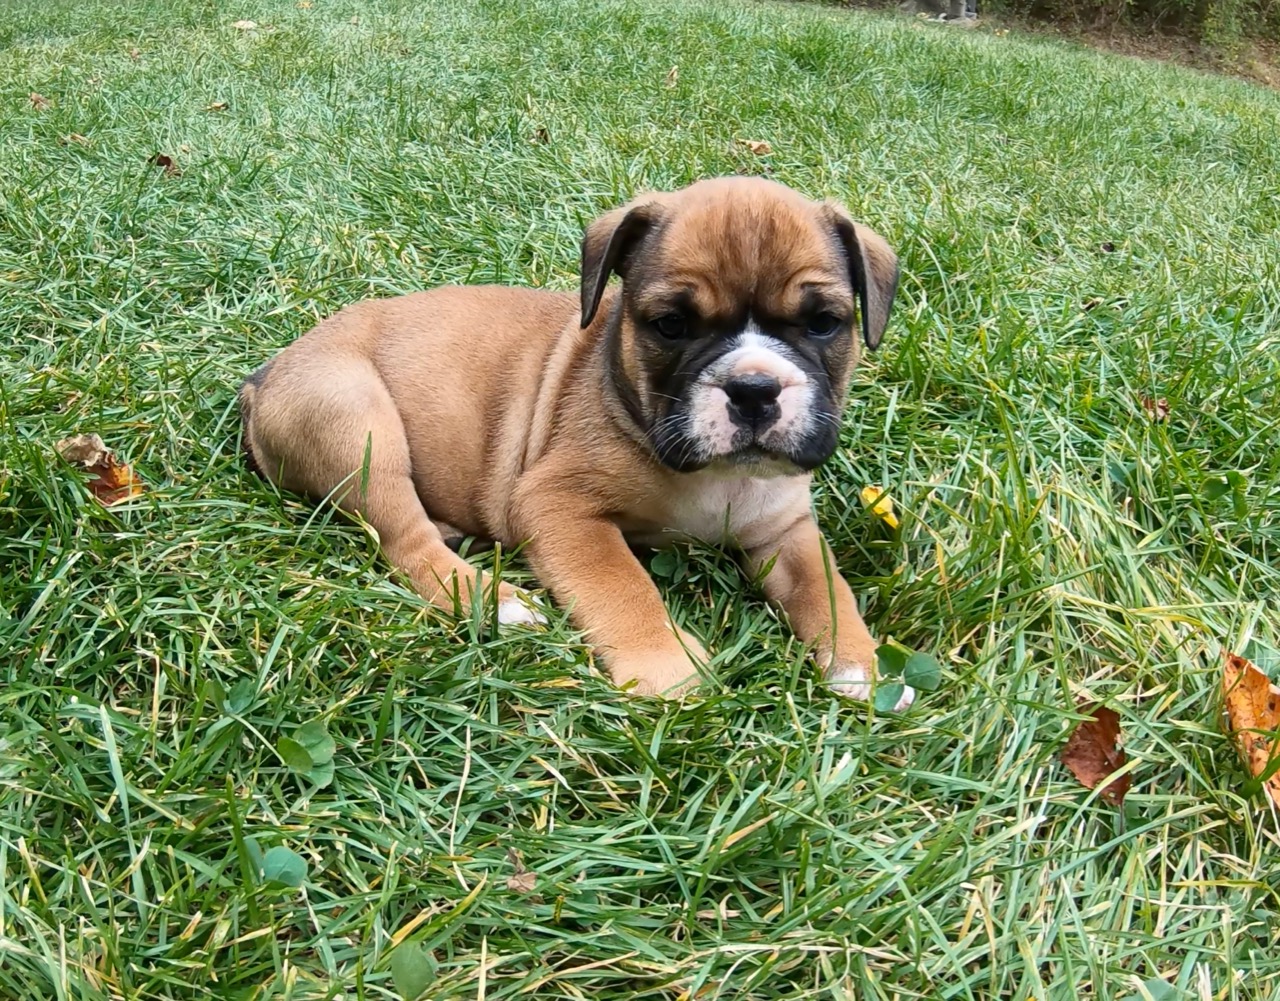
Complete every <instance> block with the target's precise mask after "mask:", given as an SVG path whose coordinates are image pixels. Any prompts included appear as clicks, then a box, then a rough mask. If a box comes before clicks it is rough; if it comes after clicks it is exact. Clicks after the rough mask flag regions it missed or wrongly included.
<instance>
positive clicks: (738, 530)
mask: <svg viewBox="0 0 1280 1001" xmlns="http://www.w3.org/2000/svg"><path fill="white" fill-rule="evenodd" d="M842 227H843V231H842ZM850 234H852V236H851V237H850ZM850 239H852V240H854V241H855V243H854V245H853V248H852V251H850V249H849V248H850V243H849V240H850ZM851 252H852V253H853V254H855V255H858V256H859V260H858V261H856V262H851V261H850V260H849V259H847V256H846V255H849V254H850V253H851ZM583 267H584V270H583V289H582V296H581V302H579V299H578V297H577V296H573V295H570V294H564V293H554V292H541V291H531V290H523V289H514V288H498V287H471V288H456V287H449V288H439V289H435V290H433V291H429V292H420V293H416V294H413V295H407V296H403V297H399V298H393V299H386V300H377V301H368V302H362V303H358V304H356V305H353V306H349V307H347V308H346V309H344V310H342V311H341V312H339V313H337V314H336V315H334V316H333V317H331V318H329V319H327V320H325V321H324V322H322V323H321V324H319V325H318V326H317V327H315V328H314V329H313V330H311V331H310V332H309V333H307V334H306V335H304V336H303V337H301V338H299V339H298V340H297V341H296V342H294V343H293V344H292V345H290V346H289V347H288V348H286V349H285V350H284V351H282V352H281V353H280V354H279V355H278V356H277V357H276V358H275V359H273V360H272V361H271V362H270V363H269V364H268V365H267V366H264V368H262V369H260V370H259V371H258V373H255V375H254V376H252V377H251V378H250V379H249V380H247V381H246V382H245V384H244V386H243V388H242V390H241V400H242V408H243V414H244V420H245V442H246V446H247V449H248V451H249V453H250V454H251V456H252V457H253V459H254V461H255V462H256V465H257V466H258V468H260V469H261V470H262V472H263V473H264V475H266V476H268V477H269V478H271V479H272V480H273V481H275V482H277V483H278V484H280V485H281V486H282V487H284V488H286V489H289V490H293V491H297V492H300V493H305V494H308V495H310V496H313V497H317V498H323V497H328V496H332V498H333V499H334V500H335V501H336V503H338V504H339V505H341V506H342V507H343V508H344V509H346V510H348V511H353V512H359V514H360V516H361V517H363V518H364V519H365V520H366V521H367V522H368V523H369V524H370V525H371V526H372V527H373V528H374V529H375V530H376V532H377V534H378V537H379V539H380V540H381V544H382V548H383V551H384V553H385V554H386V556H387V558H388V559H389V560H390V562H391V563H392V564H394V565H395V566H396V567H397V568H398V569H400V570H401V571H403V572H404V573H405V574H406V575H407V576H408V578H409V580H410V581H411V582H412V583H413V586H414V587H415V588H416V589H417V590H418V591H419V592H420V593H421V594H422V595H423V597H425V598H426V599H427V600H428V601H431V602H433V603H435V604H436V605H438V606H440V607H443V608H452V607H454V606H455V603H457V602H461V603H463V604H465V603H466V602H467V600H468V599H471V598H474V597H475V588H476V584H477V582H479V584H480V587H481V588H482V589H484V590H485V591H486V592H487V591H488V588H489V582H487V581H485V580H483V579H481V578H480V577H479V576H478V573H477V571H476V570H475V569H474V568H473V567H471V566H470V565H468V564H467V563H466V562H465V561H464V560H462V559H460V558H459V557H458V556H457V555H456V554H455V553H454V552H452V551H451V550H450V549H449V548H448V546H447V545H446V539H447V538H448V537H449V536H450V535H453V534H458V533H463V534H468V535H474V536H477V537H480V538H487V539H492V540H496V541H498V542H500V543H502V544H503V545H504V546H507V547H514V546H517V545H520V544H523V543H527V549H526V552H527V555H528V559H529V563H530V565H531V567H532V569H533V571H534V572H535V574H536V575H537V577H538V579H539V581H540V582H541V583H542V584H543V585H544V586H545V587H546V588H547V589H548V590H549V591H550V592H551V594H552V595H553V596H554V597H555V598H556V600H557V601H558V602H560V603H562V604H564V605H566V606H567V607H569V609H570V612H571V615H572V617H573V619H574V621H575V622H576V624H577V625H578V626H579V627H580V628H582V629H583V631H584V632H585V633H586V635H587V637H588V638H589V639H590V640H591V642H592V643H593V644H594V645H595V647H596V648H597V649H598V650H599V651H600V652H601V653H602V654H603V656H604V659H605V662H606V663H607V664H608V666H609V668H610V671H611V673H612V675H613V677H614V679H615V680H616V681H617V682H618V683H619V684H625V683H627V682H633V681H634V682H635V683H636V689H637V690H638V691H640V692H645V693H668V694H671V693H677V692H680V691H683V690H685V689H687V688H688V687H689V686H690V685H691V684H692V683H693V681H695V680H696V670H695V663H697V662H701V661H704V660H705V658H706V654H705V652H704V651H703V649H702V648H701V646H700V645H699V644H698V642H697V641H696V640H695V639H694V638H693V637H691V636H689V635H687V634H684V633H683V632H681V631H679V630H676V629H674V628H673V626H672V624H671V621H670V617H669V615H668V613H667V610H666V608H665V607H664V605H663V602H662V599H661V597H660V595H659V594H658V591H657V589H656V587H655V586H654V584H653V582H652V581H651V580H650V578H649V576H648V574H647V573H646V572H645V570H644V568H643V567H642V566H641V564H640V563H639V562H638V561H637V559H636V557H635V556H634V555H633V553H632V551H631V549H630V547H629V545H628V542H629V541H630V542H635V541H660V537H661V536H662V534H663V532H664V531H666V530H670V529H675V530H678V531H688V526H689V525H692V524H695V523H698V524H700V523H701V522H700V521H699V519H703V518H704V516H706V515H707V511H706V510H705V509H706V508H707V505H708V504H711V515H712V516H714V511H715V507H714V505H715V503H716V501H715V498H718V497H720V496H721V494H723V495H724V496H725V497H726V498H728V499H727V500H726V505H728V504H730V503H737V504H739V505H740V506H742V507H746V508H749V510H750V511H755V512H756V513H757V515H758V516H756V517H751V518H747V519H746V520H745V521H743V522H742V523H741V524H737V525H736V526H735V530H734V532H733V538H732V539H728V540H725V541H729V542H732V543H733V544H735V545H737V546H739V547H740V548H741V549H742V550H743V551H744V553H745V554H746V557H747V560H748V562H749V564H750V565H751V566H753V567H755V568H757V569H759V568H762V567H763V566H765V565H766V564H769V563H770V562H771V561H772V564H773V565H772V570H771V572H770V573H769V575H768V576H767V578H766V579H765V581H764V587H765V590H766V593H767V595H768V597H769V598H770V599H771V600H773V601H775V602H776V603H777V604H779V605H780V606H781V607H782V608H783V609H784V610H785V611H786V612H787V614H788V615H789V617H790V619H791V622H792V625H793V627H794V628H795V630H796V632H797V634H798V635H799V636H800V638H801V639H802V640H804V641H806V642H809V643H812V644H814V645H815V647H816V650H817V654H818V656H819V658H820V660H821V662H822V663H823V665H824V666H830V667H831V668H832V670H834V671H836V672H837V674H839V675H840V676H841V677H855V676H856V672H857V671H861V672H862V673H863V674H864V675H869V672H870V670H871V668H872V665H873V663H874V648H875V644H874V642H873V640H872V638H871V636H870V634H869V633H868V631H867V629H866V627H865V626H864V625H863V623H862V620H861V618H860V616H859V615H858V612H857V608H856V605H855V603H854V599H853V596H852V593H851V592H850V590H849V587H848V585H847V584H845V582H844V581H843V580H842V579H841V578H840V577H839V575H838V574H837V573H836V572H835V568H834V565H833V564H832V561H831V558H830V553H829V551H828V550H827V548H826V544H825V542H824V541H823V540H822V537H821V534H820V532H819V530H818V528H817V525H816V524H815V523H814V521H813V519H812V516H811V514H810V506H809V475H808V474H807V473H801V472H799V471H797V472H796V474H795V475H788V476H783V477H779V478H777V479H774V480H768V481H764V480H760V481H755V480H753V481H752V482H751V483H749V484H747V483H745V481H743V483H744V484H745V485H743V484H739V483H738V481H737V480H734V479H733V477H732V475H730V476H728V477H727V478H726V475H725V474H724V473H713V472H709V471H703V472H677V471H675V470H674V469H671V468H668V467H667V466H665V465H664V464H663V463H662V462H660V461H659V460H658V458H657V457H656V456H655V454H654V452H653V450H652V449H651V448H649V447H648V445H647V441H646V437H645V429H644V426H643V421H644V420H647V419H648V418H649V417H651V416H653V415H654V414H655V413H656V411H657V410H658V409H659V408H660V407H661V406H662V394H661V393H660V392H659V391H658V388H657V387H655V386H654V385H652V384H651V382H650V378H649V376H650V374H651V373H652V372H653V371H654V367H655V365H656V364H657V361H656V359H655V351H656V350H658V349H657V348H655V346H654V344H653V343H651V341H652V337H650V338H649V340H648V341H646V338H645V336H644V335H643V334H642V333H641V332H640V331H639V330H638V328H637V324H636V321H635V319H634V316H635V315H636V310H638V309H640V310H642V309H643V307H644V306H645V302H644V301H643V300H642V299H628V296H629V295H630V294H631V293H632V291H633V290H634V291H635V292H636V294H638V295H640V296H642V297H648V299H654V298H655V297H657V298H661V297H662V296H663V295H665V294H668V293H669V292H670V291H671V290H672V288H674V287H679V288H685V289H689V290H691V291H692V295H693V296H694V299H695V301H696V308H697V310H698V311H699V312H700V313H703V314H705V315H707V316H712V317H714V316H725V317H728V316H730V315H732V314H733V313H734V312H735V310H740V308H741V306H742V304H743V303H744V302H750V303H754V304H755V306H754V307H753V308H757V309H761V310H765V311H770V312H774V313H777V314H779V315H784V316H785V315H789V314H790V313H791V312H793V311H794V310H795V309H796V308H797V302H798V297H799V295H800V291H799V287H800V283H801V282H810V283H814V284H815V285H820V286H823V287H826V288H828V289H829V291H830V292H831V294H832V295H836V296H843V297H844V299H845V300H848V303H849V308H850V310H852V297H853V293H854V288H853V286H854V282H855V281H856V273H857V272H858V269H859V268H861V269H862V271H863V273H864V274H865V275H866V276H867V277H866V279H865V292H864V296H863V304H862V310H861V312H862V315H863V320H864V325H865V324H870V329H869V330H867V331H864V333H865V336H866V339H867V341H868V343H871V344H873V345H874V343H875V341H876V340H878V338H879V334H880V332H881V330H882V329H883V323H884V322H885V320H886V319H887V314H888V305H889V301H890V300H891V299H892V296H893V290H894V286H895V285H896V281H897V263H896V258H894V256H893V253H892V251H890V250H889V248H888V247H887V246H886V245H885V244H884V242H883V241H882V240H881V239H880V238H879V237H878V236H876V235H875V234H873V233H871V232H870V231H868V230H865V229H863V228H862V227H856V228H855V227H854V224H853V223H852V222H851V221H850V220H848V217H847V215H845V214H844V213H843V210H841V209H839V208H838V207H837V206H833V205H830V204H814V203H811V202H808V201H806V200H805V199H803V198H801V197H800V196H799V195H797V194H796V193H795V192H792V191H790V190H789V189H786V188H783V187H782V186H780V185H775V184H772V183H771V182H764V181H754V180H747V179H724V180H715V181H708V182H702V183H701V184H698V185H695V186H693V187H691V188H688V189H685V190H684V191H681V192H675V193H666V194H657V195H651V196H646V197H643V198H640V199H637V200H636V201H635V202H633V203H632V204H631V205H629V206H624V207H623V208H621V209H617V210H615V211H613V212H611V213H609V214H608V215H606V216H604V217H602V218H601V219H600V220H597V222H596V223H594V224H593V225H592V226H591V227H590V229H589V230H588V233H587V234H586V236H585V238H584V241H583ZM615 270H616V271H618V272H619V273H621V274H622V275H623V279H624V280H623V286H622V290H621V291H619V290H618V289H616V288H615V289H606V288H605V287H604V285H605V283H606V282H607V281H608V276H609V272H610V271H615ZM851 272H852V273H853V276H852V277H851ZM664 289H665V291H664ZM597 302H598V307H597ZM583 316H590V322H589V323H587V324H586V326H585V327H584V326H582V325H581V322H580V321H581V318H582V317H583ZM857 358H858V346H857V340H856V338H854V337H852V336H849V337H845V338H842V339H841V341H840V343H839V344H838V345H836V346H833V348H832V349H831V360H830V362H829V365H830V371H831V376H832V379H833V382H834V383H836V385H835V386H834V387H833V388H834V389H835V390H836V391H837V392H838V395H839V398H840V400H843V397H844V393H845V391H846V390H847V385H848V379H849V375H850V373H851V371H852V368H853V366H854V365H855V364H856V362H857ZM637 411H638V414H639V418H640V420H637ZM708 498H711V500H708ZM691 512H692V514H691ZM828 581H831V582H832V583H833V584H834V591H832V589H831V588H829V587H828ZM497 598H498V600H499V601H500V602H503V603H507V602H510V601H517V602H518V601H519V600H520V596H519V593H518V591H517V589H515V588H513V587H511V586H510V585H508V584H505V583H502V584H500V585H499V588H498V594H497ZM504 607H505V606H504ZM833 610H834V618H833V616H832V612H833ZM850 671H853V672H854V674H850V673H849V672H850ZM840 672H844V673H843V674H841V673H840ZM856 694H865V692H863V691H862V690H861V689H859V690H858V691H857V692H856Z"/></svg>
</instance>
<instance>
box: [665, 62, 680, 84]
mask: <svg viewBox="0 0 1280 1001" xmlns="http://www.w3.org/2000/svg"><path fill="white" fill-rule="evenodd" d="M679 81H680V67H679V66H672V67H671V69H669V70H667V80H666V86H667V88H668V89H670V88H672V87H674V86H675V85H676V84H677V83H678V82H679Z"/></svg>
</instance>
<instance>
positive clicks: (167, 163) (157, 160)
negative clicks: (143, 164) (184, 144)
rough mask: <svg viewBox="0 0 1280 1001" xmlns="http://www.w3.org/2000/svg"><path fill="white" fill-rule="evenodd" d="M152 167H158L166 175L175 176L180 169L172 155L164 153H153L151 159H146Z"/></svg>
mask: <svg viewBox="0 0 1280 1001" xmlns="http://www.w3.org/2000/svg"><path fill="white" fill-rule="evenodd" d="M147 163H149V164H151V166H153V167H160V168H161V169H162V170H163V171H164V172H165V175H166V176H168V177H177V176H178V175H179V174H181V173H182V171H181V170H180V169H179V168H178V165H177V164H176V163H174V162H173V157H171V156H166V155H165V154H164V153H154V154H152V156H151V159H149V160H148V161H147Z"/></svg>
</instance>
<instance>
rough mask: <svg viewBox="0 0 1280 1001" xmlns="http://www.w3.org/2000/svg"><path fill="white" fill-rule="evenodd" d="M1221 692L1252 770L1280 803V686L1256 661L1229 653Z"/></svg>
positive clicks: (1235, 732)
mask: <svg viewBox="0 0 1280 1001" xmlns="http://www.w3.org/2000/svg"><path fill="white" fill-rule="evenodd" d="M1222 694H1223V698H1224V700H1225V701H1226V704H1227V722H1228V724H1229V725H1230V728H1231V733H1232V734H1233V735H1234V736H1235V738H1236V744H1237V745H1238V746H1239V748H1240V752H1241V754H1243V755H1244V759H1245V762H1246V764H1248V766H1249V773H1250V774H1251V775H1253V776H1254V777H1255V778H1257V779H1259V780H1260V781H1261V782H1262V784H1263V787H1264V788H1265V789H1266V790H1267V795H1268V796H1270V797H1271V802H1272V803H1274V804H1275V805H1276V806H1278V807H1280V742H1278V741H1277V740H1276V732H1277V731H1280V688H1277V687H1276V686H1275V685H1273V684H1272V683H1271V679H1270V678H1268V677H1267V676H1266V675H1265V674H1263V673H1262V672H1261V671H1259V670H1258V669H1257V668H1256V667H1254V666H1253V664H1251V663H1249V661H1247V660H1245V659H1244V658H1243V657H1240V656H1237V655H1236V654H1234V653H1228V654H1227V655H1226V660H1225V661H1224V663H1223V665H1222Z"/></svg>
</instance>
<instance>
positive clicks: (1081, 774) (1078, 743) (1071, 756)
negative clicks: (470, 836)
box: [1061, 703, 1131, 806]
mask: <svg viewBox="0 0 1280 1001" xmlns="http://www.w3.org/2000/svg"><path fill="white" fill-rule="evenodd" d="M1080 714H1081V715H1082V716H1088V717H1090V718H1089V719H1086V720H1083V721H1082V722H1081V723H1079V724H1078V725H1077V726H1076V728H1075V729H1074V730H1072V731H1071V736H1070V737H1068V738H1067V743H1066V746H1064V747H1063V748H1062V755H1061V757H1062V763H1063V764H1064V765H1066V766H1067V767H1068V768H1070V769H1071V774H1072V775H1074V776H1075V777H1076V778H1077V779H1079V780H1080V784H1081V785H1083V786H1084V787H1085V788H1087V789H1093V788H1096V787H1097V785H1098V783H1099V782H1101V781H1102V780H1103V779H1105V778H1106V777H1107V776H1108V775H1110V774H1112V773H1113V772H1115V771H1118V770H1119V769H1120V768H1122V767H1123V766H1124V763H1125V762H1126V761H1127V760H1128V759H1127V758H1126V757H1125V753H1124V750H1123V749H1122V748H1121V747H1120V717H1119V716H1118V715H1117V714H1116V711H1115V710H1114V709H1108V708H1107V707H1106V706H1104V705H1102V704H1101V703H1094V704H1092V705H1088V706H1082V707H1081V708H1080ZM1130 784H1131V780H1130V777H1129V775H1128V773H1126V774H1124V775H1121V776H1120V777H1119V778H1116V779H1114V780H1112V781H1111V782H1110V783H1108V784H1107V786H1106V787H1105V788H1104V789H1103V790H1102V798H1103V799H1105V800H1106V801H1107V802H1108V803H1111V804H1112V805H1113V806H1123V805H1124V797H1125V795H1126V794H1127V793H1128V792H1129V786H1130Z"/></svg>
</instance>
